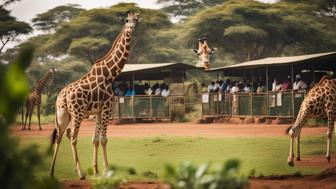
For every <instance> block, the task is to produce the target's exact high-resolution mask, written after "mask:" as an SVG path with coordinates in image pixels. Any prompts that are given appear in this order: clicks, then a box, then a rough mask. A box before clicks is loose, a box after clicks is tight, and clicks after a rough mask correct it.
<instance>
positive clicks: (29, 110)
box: [22, 68, 57, 130]
mask: <svg viewBox="0 0 336 189" xmlns="http://www.w3.org/2000/svg"><path fill="white" fill-rule="evenodd" d="M56 71H57V70H56V68H52V69H50V70H49V71H48V73H47V74H46V75H45V76H44V77H43V78H42V79H40V80H39V81H38V82H37V85H36V87H35V88H34V89H33V90H32V92H31V93H30V94H29V96H28V97H27V98H26V100H25V105H24V106H25V108H26V118H25V121H24V124H23V115H24V108H23V107H22V130H25V129H26V125H27V118H28V117H29V122H28V130H30V123H31V117H32V115H33V112H34V107H35V106H36V107H37V119H38V122H39V129H40V130H42V128H41V121H40V114H41V104H42V98H41V94H42V91H43V89H44V87H45V86H46V84H47V82H48V81H49V80H50V79H52V78H53V77H54V75H55V73H56Z"/></svg>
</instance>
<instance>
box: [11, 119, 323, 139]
mask: <svg viewBox="0 0 336 189" xmlns="http://www.w3.org/2000/svg"><path fill="white" fill-rule="evenodd" d="M94 127H95V122H94V121H89V120H85V121H83V123H82V125H81V128H80V131H79V135H80V136H92V135H93V133H94ZM288 127H289V125H267V124H260V125H256V124H246V125H238V124H221V123H217V124H216V123H214V124H195V123H142V124H128V125H112V124H110V125H109V126H108V129H107V131H108V134H107V135H108V136H109V137H132V138H134V137H152V136H193V137H215V138H216V137H280V136H286V134H285V130H286V129H287V128H288ZM31 128H32V130H30V131H28V130H25V131H21V126H20V125H14V127H12V131H13V133H14V134H15V135H17V136H19V137H35V136H49V135H50V134H51V132H52V129H53V128H54V126H53V124H47V125H42V129H43V130H42V131H39V130H38V126H37V125H35V124H34V125H32V126H31ZM326 132H327V129H326V128H325V127H314V128H304V129H303V130H302V135H303V136H319V135H323V134H325V133H326Z"/></svg>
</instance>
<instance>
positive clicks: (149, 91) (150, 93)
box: [145, 87, 153, 95]
mask: <svg viewBox="0 0 336 189" xmlns="http://www.w3.org/2000/svg"><path fill="white" fill-rule="evenodd" d="M152 93H153V90H152V88H150V87H149V88H148V89H145V94H146V95H152Z"/></svg>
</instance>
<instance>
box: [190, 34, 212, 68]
mask: <svg viewBox="0 0 336 189" xmlns="http://www.w3.org/2000/svg"><path fill="white" fill-rule="evenodd" d="M216 50H217V48H210V47H209V45H208V43H207V39H206V38H205V37H204V38H202V39H198V49H193V51H194V52H195V53H196V54H197V55H198V58H199V60H198V63H197V64H196V66H197V67H204V68H205V69H206V70H207V69H209V68H210V55H211V54H213V53H214V52H215V51H216Z"/></svg>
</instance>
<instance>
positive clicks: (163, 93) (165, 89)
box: [161, 85, 170, 97]
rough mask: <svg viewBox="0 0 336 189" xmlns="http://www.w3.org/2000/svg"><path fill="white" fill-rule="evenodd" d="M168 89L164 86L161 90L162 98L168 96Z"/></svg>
mask: <svg viewBox="0 0 336 189" xmlns="http://www.w3.org/2000/svg"><path fill="white" fill-rule="evenodd" d="M169 93H170V92H169V88H168V86H167V85H166V86H164V88H163V90H162V92H161V96H164V97H167V96H169Z"/></svg>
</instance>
